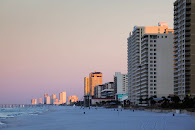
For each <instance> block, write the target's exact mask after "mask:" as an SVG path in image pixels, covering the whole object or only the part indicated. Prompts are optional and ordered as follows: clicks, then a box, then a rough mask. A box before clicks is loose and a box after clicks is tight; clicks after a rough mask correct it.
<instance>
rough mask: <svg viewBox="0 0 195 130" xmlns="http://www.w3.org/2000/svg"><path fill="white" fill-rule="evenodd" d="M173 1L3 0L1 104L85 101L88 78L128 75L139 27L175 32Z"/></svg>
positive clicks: (0, 10)
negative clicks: (131, 41) (130, 43)
mask: <svg viewBox="0 0 195 130" xmlns="http://www.w3.org/2000/svg"><path fill="white" fill-rule="evenodd" d="M174 1H175V0H0V104H17V103H30V100H31V99H32V98H39V97H42V98H43V95H44V93H48V94H49V95H51V94H57V95H58V93H60V92H62V91H66V92H67V96H71V95H77V96H78V98H79V100H81V99H82V96H83V92H84V77H86V76H88V75H89V73H90V72H92V71H95V70H96V71H101V72H102V73H103V83H105V82H109V81H113V75H114V73H115V72H122V73H127V37H128V36H129V32H130V31H132V29H133V27H134V26H135V25H143V26H156V25H157V24H158V22H159V21H162V22H167V23H168V24H169V28H173V2H174Z"/></svg>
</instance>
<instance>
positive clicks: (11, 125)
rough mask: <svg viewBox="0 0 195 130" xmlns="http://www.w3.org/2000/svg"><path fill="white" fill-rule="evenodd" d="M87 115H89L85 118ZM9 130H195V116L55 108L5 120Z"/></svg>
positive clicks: (5, 127) (101, 109)
mask: <svg viewBox="0 0 195 130" xmlns="http://www.w3.org/2000/svg"><path fill="white" fill-rule="evenodd" d="M84 113H85V114H84ZM4 123H6V125H4V127H3V128H1V129H6V130H35V129H36V130H53V129H54V130H59V129H60V130H78V129H79V130H88V129H93V130H106V129H112V130H118V129H121V130H129V129H131V130H135V129H136V130H194V129H195V116H190V115H186V114H175V116H173V115H172V113H155V112H146V111H136V110H135V111H134V112H133V111H131V110H122V109H105V108H97V109H96V108H91V109H88V108H84V109H83V108H81V107H72V106H69V107H67V106H61V107H60V106H55V107H52V110H50V111H47V112H43V113H40V114H37V115H36V114H35V115H25V116H19V117H15V118H8V119H5V120H4Z"/></svg>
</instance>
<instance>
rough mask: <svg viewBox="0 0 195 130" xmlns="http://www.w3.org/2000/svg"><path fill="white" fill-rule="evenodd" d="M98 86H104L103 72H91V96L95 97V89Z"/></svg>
mask: <svg viewBox="0 0 195 130" xmlns="http://www.w3.org/2000/svg"><path fill="white" fill-rule="evenodd" d="M97 85H102V73H101V72H96V71H95V72H91V73H90V74H89V89H90V95H91V96H93V95H94V88H95V86H97Z"/></svg>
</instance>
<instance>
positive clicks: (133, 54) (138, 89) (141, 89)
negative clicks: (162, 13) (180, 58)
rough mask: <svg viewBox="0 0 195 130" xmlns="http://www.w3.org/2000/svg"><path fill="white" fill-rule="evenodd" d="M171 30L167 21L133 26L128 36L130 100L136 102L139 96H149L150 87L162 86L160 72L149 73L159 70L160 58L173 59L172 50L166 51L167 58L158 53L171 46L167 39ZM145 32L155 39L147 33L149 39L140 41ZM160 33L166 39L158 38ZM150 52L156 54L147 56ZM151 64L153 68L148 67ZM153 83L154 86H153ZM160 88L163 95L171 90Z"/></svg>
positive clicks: (167, 61) (155, 92)
mask: <svg viewBox="0 0 195 130" xmlns="http://www.w3.org/2000/svg"><path fill="white" fill-rule="evenodd" d="M172 32H173V31H172V30H171V29H168V25H167V23H164V22H159V24H158V26H135V27H134V29H133V31H132V32H131V33H130V36H129V38H128V97H129V99H130V102H132V103H135V104H138V103H139V100H140V98H146V97H147V98H148V97H149V96H150V94H148V92H149V93H150V89H151V88H153V89H155V88H156V89H157V88H159V87H160V86H162V84H161V82H160V80H163V77H162V76H161V75H160V73H159V74H157V72H155V73H156V75H150V73H153V74H154V71H152V69H153V70H154V69H155V71H160V68H158V67H161V65H160V63H161V62H160V60H163V61H164V62H166V63H170V62H169V61H170V60H173V59H172V57H173V56H172V55H171V52H172V51H173V50H172V51H171V50H170V49H169V50H170V52H169V53H168V54H170V55H168V56H169V57H166V58H167V59H169V60H165V59H161V58H165V57H162V56H160V54H162V52H161V51H164V53H166V52H167V51H168V50H166V49H167V48H168V47H170V48H171V49H172V48H173V47H172V46H171V43H172V42H173V41H170V40H169V39H170V38H171V35H172ZM165 33H171V34H169V35H170V36H168V35H167V36H166V35H165ZM145 34H155V38H157V39H153V37H154V36H153V35H151V41H150V35H149V38H148V40H149V41H142V39H143V36H144V35H145ZM160 34H162V36H163V38H164V37H165V36H166V37H167V39H160ZM158 36H159V38H158ZM145 37H147V35H145ZM168 37H169V38H168ZM151 42H153V43H152V45H153V47H152V46H151V45H150V44H151ZM165 42H168V43H165ZM161 44H163V45H161ZM143 45H145V46H143ZM154 45H155V46H154ZM159 46H162V47H163V48H161V49H159ZM148 49H149V50H148ZM157 49H158V50H157ZM162 49H163V50H162ZM144 53H145V54H144ZM150 53H152V54H153V55H156V56H149V55H150ZM154 53H155V54H154ZM147 54H149V55H147ZM150 58H153V59H150ZM154 58H155V59H154ZM150 61H152V62H153V64H151V66H150ZM154 62H155V63H154ZM144 64H145V66H144ZM158 64H159V65H158ZM163 64H165V63H163ZM148 65H149V66H148ZM152 65H153V68H150V67H152ZM154 65H156V67H155V68H154ZM157 65H158V66H157ZM170 66H172V64H170ZM144 69H146V70H144ZM148 69H149V70H148ZM140 70H141V73H142V72H144V73H143V75H142V74H141V75H140ZM150 71H152V72H150ZM168 71H171V69H170V67H169V68H168V69H165V70H164V72H168ZM164 72H163V73H164ZM172 72H173V71H172ZM140 76H141V77H140ZM148 76H153V78H152V79H151V80H150V77H148ZM154 76H156V77H155V79H154ZM140 80H141V81H140ZM152 80H153V81H155V83H154V82H153V83H150V81H152ZM170 80H172V81H173V77H172V79H171V78H170ZM165 82H166V81H165ZM148 83H149V85H148ZM150 85H153V86H150ZM154 85H155V86H156V87H154ZM170 85H171V84H170ZM170 87H172V86H170ZM172 88H173V87H172ZM162 89H163V90H161V91H164V94H165V93H166V94H165V95H164V96H166V95H167V94H169V93H171V92H168V91H167V90H166V88H162ZM159 90H160V89H159ZM146 92H147V93H146ZM152 92H153V94H152V93H151V95H157V94H158V92H157V91H154V90H152ZM157 96H158V95H157ZM159 96H160V95H159Z"/></svg>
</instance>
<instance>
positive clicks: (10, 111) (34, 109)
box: [0, 105, 51, 128]
mask: <svg viewBox="0 0 195 130" xmlns="http://www.w3.org/2000/svg"><path fill="white" fill-rule="evenodd" d="M50 107H51V106H49V105H41V106H29V107H24V106H22V107H0V128H2V127H4V126H5V125H6V123H5V122H4V121H5V120H6V119H8V118H15V117H19V116H26V115H34V116H36V115H39V114H41V113H44V112H47V111H49V109H50Z"/></svg>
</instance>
